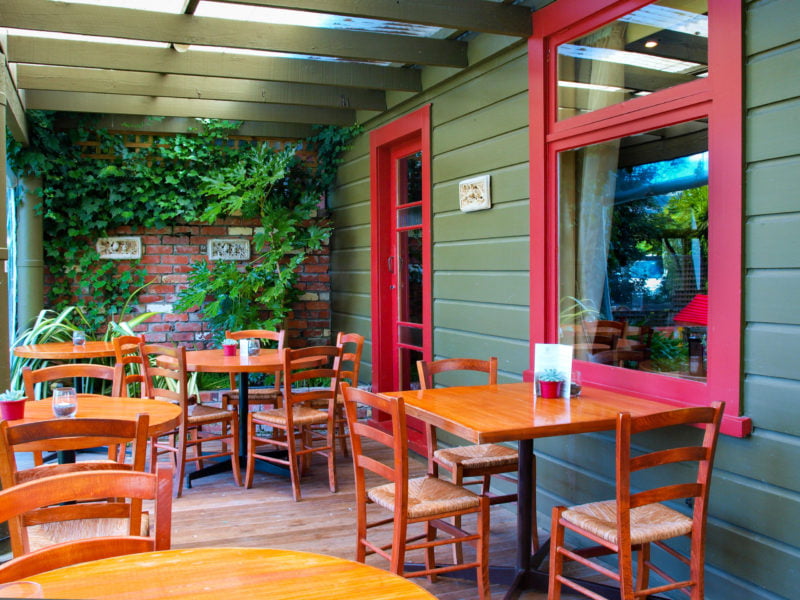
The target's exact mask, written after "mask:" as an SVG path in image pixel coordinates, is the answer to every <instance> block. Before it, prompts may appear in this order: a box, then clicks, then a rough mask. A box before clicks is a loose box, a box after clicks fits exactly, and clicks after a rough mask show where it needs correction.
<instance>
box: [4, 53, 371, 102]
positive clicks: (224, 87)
mask: <svg viewBox="0 0 800 600" xmlns="http://www.w3.org/2000/svg"><path fill="white" fill-rule="evenodd" d="M17 86H18V87H19V88H20V89H24V90H59V91H66V92H97V93H102V94H124V95H131V96H167V97H171V98H199V99H205V100H233V101H238V102H265V103H273V104H299V105H306V106H326V107H331V108H352V109H358V110H377V111H383V110H386V97H385V94H384V93H383V92H380V91H372V90H359V89H354V88H341V87H333V86H326V85H313V84H303V83H282V82H275V81H268V82H266V81H254V80H252V79H230V78H228V79H223V78H222V77H198V76H187V75H161V74H158V73H138V72H134V71H113V70H107V69H82V68H78V67H47V66H41V65H27V64H20V65H18V66H17Z"/></svg>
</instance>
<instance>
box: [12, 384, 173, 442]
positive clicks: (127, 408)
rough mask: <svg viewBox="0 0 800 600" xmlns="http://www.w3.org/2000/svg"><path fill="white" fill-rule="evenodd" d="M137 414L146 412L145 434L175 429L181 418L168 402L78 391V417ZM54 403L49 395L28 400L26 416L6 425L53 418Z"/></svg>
mask: <svg viewBox="0 0 800 600" xmlns="http://www.w3.org/2000/svg"><path fill="white" fill-rule="evenodd" d="M140 413H147V415H149V417H150V418H149V423H150V425H149V427H148V437H152V436H156V435H163V434H165V433H168V432H170V431H172V430H173V429H175V427H177V426H178V423H179V422H180V418H181V409H180V407H179V406H177V405H175V404H172V403H171V402H165V401H163V400H149V399H146V398H120V397H113V396H98V395H96V394H78V412H77V413H76V414H75V416H76V417H77V418H80V417H84V418H93V419H127V420H131V421H133V420H135V419H136V416H137V415H138V414H140ZM54 418H55V417H54V416H53V405H52V402H51V401H50V399H49V398H45V399H42V400H29V401H28V402H26V404H25V418H24V419H19V420H15V421H9V425H12V426H13V425H18V424H20V423H35V422H37V421H45V420H48V419H54Z"/></svg>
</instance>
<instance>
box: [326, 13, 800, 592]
mask: <svg viewBox="0 0 800 600" xmlns="http://www.w3.org/2000/svg"><path fill="white" fill-rule="evenodd" d="M744 10H745V52H746V56H745V58H744V64H743V69H744V82H745V90H744V97H745V104H746V106H745V124H744V127H745V129H744V145H745V146H744V151H745V164H744V165H743V169H744V178H745V179H744V183H745V188H744V189H745V214H744V215H743V221H742V226H743V231H744V248H743V252H744V266H745V270H744V273H743V298H744V320H745V322H744V323H743V324H742V325H741V326H742V327H743V339H742V344H743V349H744V351H743V357H744V358H743V365H742V377H743V379H744V385H743V407H744V412H745V414H746V415H747V416H749V417H751V418H752V419H753V425H754V431H753V434H752V435H751V436H750V437H748V438H745V439H738V438H731V437H727V436H723V437H722V438H721V439H720V444H719V450H718V453H717V463H716V466H715V475H714V484H713V486H712V497H711V506H710V518H709V523H708V541H707V556H706V559H707V560H706V597H707V598H709V599H711V600H752V599H757V600H777V599H780V598H786V599H788V598H796V597H797V581H798V580H800V518H798V517H800V469H798V468H797V465H798V464H800V368H798V364H800V363H799V362H798V358H797V357H798V356H800V310H798V306H799V303H798V300H797V298H798V297H800V243H798V234H797V232H798V230H799V229H800V193H799V192H798V190H800V135H798V132H797V125H796V124H797V123H798V122H800V77H798V67H797V65H798V64H799V63H800V30H798V28H797V23H798V22H800V2H797V0H753V1H750V2H746V3H745V9H744ZM496 44H497V40H496V39H491V40H488V41H487V42H486V46H487V47H490V46H493V45H496ZM471 48H472V45H471ZM526 62H527V61H526V58H525V48H524V46H520V45H515V46H513V47H510V48H509V49H508V50H507V51H505V52H504V53H501V54H499V55H496V56H493V57H491V58H489V59H487V60H473V57H471V64H473V65H476V66H474V67H472V68H471V69H469V70H468V71H467V72H465V73H461V74H459V75H457V76H455V77H451V76H450V75H449V74H448V70H446V69H427V70H425V71H423V82H425V90H424V91H423V92H422V93H420V94H418V95H412V94H393V95H391V96H390V98H391V101H390V104H392V105H393V108H391V109H390V110H389V111H387V113H385V114H382V115H379V116H378V117H374V116H373V115H372V114H370V115H369V116H368V118H367V119H363V120H364V121H365V122H366V123H367V130H369V129H371V128H374V127H377V126H380V125H382V124H384V123H386V122H388V121H390V120H391V119H394V118H396V117H398V116H400V115H403V114H406V113H407V112H410V111H412V110H414V109H416V108H418V107H419V106H421V105H423V104H425V103H427V102H430V103H431V104H432V111H431V115H432V119H433V131H432V148H433V162H432V165H433V172H432V175H433V195H432V214H433V232H432V238H433V271H434V272H433V295H434V298H433V300H434V302H433V312H434V315H433V320H434V354H435V355H436V356H437V357H445V356H457V355H464V354H467V353H468V354H471V355H475V356H490V355H495V356H498V357H499V358H500V371H501V375H500V377H501V380H502V381H518V380H520V379H521V373H522V371H523V370H524V369H525V368H527V367H528V361H529V351H530V348H529V341H528V339H527V333H528V322H529V298H528V278H529V275H528V266H529V265H528V252H529V233H530V232H529V230H528V215H529V208H528V197H529V192H528V129H527V119H528V113H527V69H526V66H527V65H526ZM369 119H371V120H369ZM368 152H369V150H368V143H367V136H366V135H365V136H362V138H361V140H359V143H358V144H357V145H356V148H354V149H353V150H352V151H351V152H350V154H349V157H348V161H347V163H346V164H345V166H344V168H343V169H342V171H341V172H340V175H339V177H340V179H339V186H338V187H337V189H336V190H335V193H334V194H333V197H332V201H331V208H332V209H333V213H334V218H335V221H336V223H337V227H340V226H341V228H342V229H341V230H338V229H337V231H336V233H335V235H334V239H333V242H332V243H333V262H332V264H333V288H334V289H333V313H334V315H333V318H334V327H336V328H342V329H354V330H358V331H359V332H360V333H362V334H364V335H366V336H367V337H369V335H370V315H369V311H370V303H369V282H370V276H369V258H368V249H369V226H368V221H369V183H368V182H369V163H368ZM484 173H488V174H490V175H491V176H492V203H493V206H492V209H491V210H488V211H482V212H478V213H472V214H464V213H461V212H460V211H459V210H458V202H457V197H458V194H457V185H458V181H460V180H461V179H464V178H467V177H471V176H475V175H479V174H484ZM730 326H731V327H735V326H737V324H735V323H733V324H730ZM370 352H371V347H370ZM370 356H371V354H370ZM368 377H369V366H367V369H366V373H365V381H366V380H368ZM450 441H452V440H450ZM658 441H659V440H658V439H657V438H656V437H654V436H652V435H651V436H645V437H644V438H643V439H642V440H640V444H641V445H642V446H643V447H649V446H657V445H658ZM535 446H536V452H537V456H538V489H537V494H538V500H539V525H540V527H542V528H544V529H548V528H549V511H550V508H551V507H552V506H553V505H554V504H556V503H566V504H573V503H577V502H582V501H590V500H596V499H598V498H605V497H609V496H610V495H611V494H612V491H613V485H614V472H613V455H614V441H613V436H612V435H611V434H610V433H600V434H591V435H580V436H569V437H559V438H551V439H541V440H536V444H535ZM674 545H675V547H676V548H678V549H680V550H681V551H685V550H686V548H685V543H684V542H683V541H676V542H675V544H674ZM667 564H669V565H670V568H671V566H672V565H671V563H670V562H669V561H668V563H667Z"/></svg>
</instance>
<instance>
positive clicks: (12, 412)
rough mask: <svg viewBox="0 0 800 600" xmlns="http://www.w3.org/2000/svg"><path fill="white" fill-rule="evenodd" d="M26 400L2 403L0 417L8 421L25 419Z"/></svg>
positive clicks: (0, 404)
mask: <svg viewBox="0 0 800 600" xmlns="http://www.w3.org/2000/svg"><path fill="white" fill-rule="evenodd" d="M25 402H27V399H26V398H22V399H21V400H12V401H10V402H0V416H2V417H3V418H4V419H5V420H6V421H17V420H19V419H24V418H25Z"/></svg>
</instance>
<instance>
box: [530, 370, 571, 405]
mask: <svg viewBox="0 0 800 600" xmlns="http://www.w3.org/2000/svg"><path fill="white" fill-rule="evenodd" d="M536 379H537V381H538V382H539V395H540V396H541V397H542V398H560V397H561V387H562V385H563V384H564V381H566V377H564V374H563V373H561V372H560V371H559V370H558V369H545V370H544V371H542V372H541V373H538V374H537V375H536Z"/></svg>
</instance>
